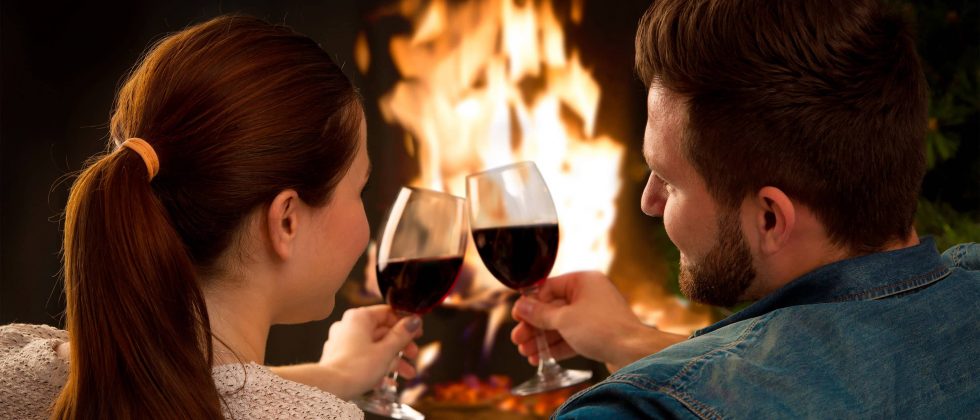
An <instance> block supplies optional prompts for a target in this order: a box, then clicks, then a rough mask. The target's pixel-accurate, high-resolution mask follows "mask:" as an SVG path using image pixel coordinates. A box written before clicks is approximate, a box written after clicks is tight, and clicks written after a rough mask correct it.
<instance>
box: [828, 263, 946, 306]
mask: <svg viewBox="0 0 980 420" xmlns="http://www.w3.org/2000/svg"><path fill="white" fill-rule="evenodd" d="M949 274H950V270H949V268H948V267H946V266H945V265H940V266H939V267H936V268H935V269H933V270H932V271H930V272H928V273H925V274H920V275H917V276H914V277H912V278H910V279H907V280H905V281H902V282H899V283H891V284H886V285H883V286H878V287H875V288H872V289H867V290H862V291H860V292H856V293H851V294H848V295H844V296H839V297H836V298H834V299H831V300H830V301H828V302H827V303H838V302H849V301H856V300H866V299H872V300H874V299H883V298H886V297H888V296H892V295H895V294H899V293H904V292H907V291H909V290H912V289H915V288H918V287H922V286H925V285H927V284H931V283H934V282H937V281H939V280H942V279H943V278H944V277H946V276H948V275H949Z"/></svg>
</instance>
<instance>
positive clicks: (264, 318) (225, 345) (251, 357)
mask: <svg viewBox="0 0 980 420" xmlns="http://www.w3.org/2000/svg"><path fill="white" fill-rule="evenodd" d="M208 283H210V284H214V285H215V286H213V287H206V288H204V300H205V301H206V302H207V306H208V318H210V320H211V333H212V335H213V336H214V340H213V345H214V364H215V365H221V364H227V363H240V362H255V363H258V364H262V363H263V361H264V360H265V345H266V341H267V340H268V338H269V328H270V327H271V326H272V318H271V314H270V311H269V308H268V301H267V300H266V299H265V296H266V294H265V293H261V292H259V291H256V290H252V289H249V288H247V287H236V286H234V285H241V284H243V283H244V282H241V281H233V282H221V281H215V282H208ZM227 284H232V286H225V285H227ZM245 284H247V283H245Z"/></svg>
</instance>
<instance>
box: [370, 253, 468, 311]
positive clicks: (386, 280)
mask: <svg viewBox="0 0 980 420" xmlns="http://www.w3.org/2000/svg"><path fill="white" fill-rule="evenodd" d="M462 266H463V257H462V256H459V257H444V258H423V259H413V260H400V261H389V262H388V264H387V265H386V266H385V267H384V269H380V270H378V287H379V288H380V289H381V296H384V298H385V302H388V304H389V305H391V307H392V308H395V309H396V310H399V311H405V312H411V313H415V314H422V313H425V312H428V311H429V310H431V309H432V308H434V307H435V306H436V305H438V304H439V303H441V302H442V300H443V299H445V298H446V295H448V294H449V291H450V290H452V288H453V285H454V284H456V277H458V276H459V269H460V268H461V267H462Z"/></svg>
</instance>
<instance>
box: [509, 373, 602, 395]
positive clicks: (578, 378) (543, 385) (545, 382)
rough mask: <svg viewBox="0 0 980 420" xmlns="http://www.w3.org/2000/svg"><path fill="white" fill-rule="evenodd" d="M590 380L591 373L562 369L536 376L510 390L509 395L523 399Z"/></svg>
mask: <svg viewBox="0 0 980 420" xmlns="http://www.w3.org/2000/svg"><path fill="white" fill-rule="evenodd" d="M591 378H592V371H588V370H572V369H562V370H560V371H558V372H555V373H552V374H550V375H544V374H538V375H536V376H535V377H533V378H531V379H528V380H527V381H526V382H524V383H522V384H520V385H518V386H516V387H514V388H513V389H511V390H510V393H511V394H514V395H517V396H519V397H523V396H526V395H531V394H538V393H541V392H547V391H553V390H556V389H561V388H567V387H570V386H572V385H578V384H580V383H582V382H585V381H587V380H589V379H591Z"/></svg>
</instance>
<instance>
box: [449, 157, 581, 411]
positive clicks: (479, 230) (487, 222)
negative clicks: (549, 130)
mask: <svg viewBox="0 0 980 420" xmlns="http://www.w3.org/2000/svg"><path fill="white" fill-rule="evenodd" d="M466 199H467V202H468V203H469V213H470V226H471V229H472V231H473V242H474V243H475V244H476V249H477V251H479V253H480V259H482V260H483V264H485V265H486V266H487V269H489V270H490V272H491V273H493V275H494V277H496V278H497V280H500V282H501V283H503V284H504V285H506V286H507V287H509V288H511V289H516V290H519V291H520V292H521V294H522V295H524V296H534V295H535V294H536V293H537V291H538V288H539V286H540V283H541V281H542V280H544V279H545V278H547V277H548V274H549V273H550V272H551V267H552V266H553V265H554V264H555V256H556V255H557V254H558V215H557V214H556V212H555V203H554V202H553V201H552V200H551V194H550V193H549V192H548V186H547V185H546V184H545V182H544V178H542V177H541V173H540V172H538V168H537V166H535V165H534V163H533V162H520V163H515V164H513V165H508V166H504V167H500V168H496V169H491V170H488V171H486V172H480V173H477V174H472V175H469V176H467V177H466ZM536 341H537V344H538V354H539V358H538V360H539V361H538V373H537V375H535V376H534V377H533V378H531V379H529V380H527V381H526V382H524V383H522V384H520V385H518V386H517V387H515V388H514V389H512V390H511V393H513V394H514V395H519V396H523V395H530V394H536V393H539V392H545V391H550V390H553V389H558V388H564V387H568V386H572V385H575V384H578V383H581V382H584V381H587V380H589V378H591V377H592V372H591V371H585V370H568V369H563V368H562V367H561V366H559V365H558V362H557V361H555V359H554V357H552V356H551V351H550V350H549V349H548V342H547V340H545V337H544V334H543V333H542V332H541V331H537V333H536Z"/></svg>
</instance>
